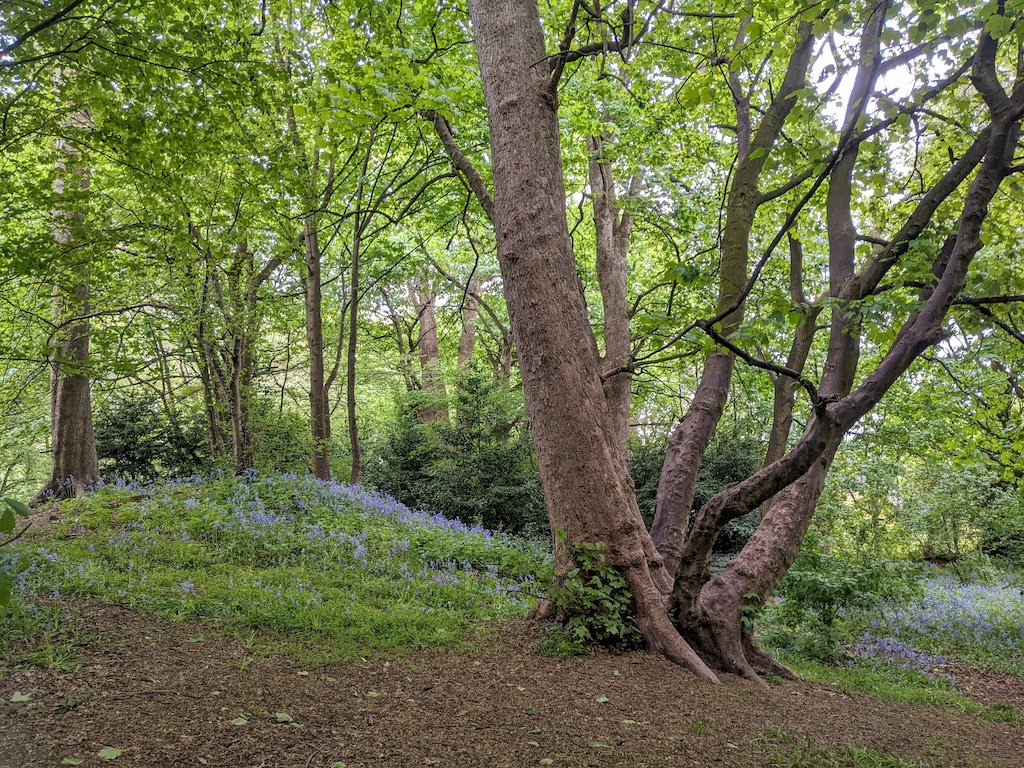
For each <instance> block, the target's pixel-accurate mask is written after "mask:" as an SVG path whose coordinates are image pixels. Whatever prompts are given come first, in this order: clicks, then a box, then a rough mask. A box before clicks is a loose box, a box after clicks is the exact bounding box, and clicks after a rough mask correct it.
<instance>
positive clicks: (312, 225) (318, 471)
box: [302, 215, 331, 480]
mask: <svg viewBox="0 0 1024 768" xmlns="http://www.w3.org/2000/svg"><path fill="white" fill-rule="evenodd" d="M302 235H303V240H304V241H305V247H306V250H305V261H306V273H305V276H304V277H305V280H304V282H305V284H306V293H305V307H306V343H307V345H308V346H309V421H310V426H311V432H312V438H313V476H314V477H316V478H319V479H320V480H330V479H331V464H330V456H329V453H328V440H329V438H330V427H329V421H330V414H329V413H328V409H327V390H326V387H325V385H324V324H323V315H322V309H321V305H322V301H321V296H320V241H319V234H318V232H317V223H316V217H315V216H313V215H309V216H307V217H306V218H305V220H304V222H303V231H302Z"/></svg>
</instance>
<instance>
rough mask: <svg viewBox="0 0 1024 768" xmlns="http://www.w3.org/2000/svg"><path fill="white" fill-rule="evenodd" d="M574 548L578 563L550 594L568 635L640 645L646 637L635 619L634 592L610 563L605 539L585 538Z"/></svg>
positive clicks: (583, 641)
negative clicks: (605, 550) (585, 540)
mask: <svg viewBox="0 0 1024 768" xmlns="http://www.w3.org/2000/svg"><path fill="white" fill-rule="evenodd" d="M572 551H573V557H574V559H575V561H576V567H575V568H572V569H570V570H569V571H568V573H566V574H565V576H564V578H563V579H562V580H561V582H560V583H557V584H555V585H554V586H552V588H551V594H550V596H549V597H550V600H551V602H552V603H553V604H554V606H555V608H556V610H557V612H558V616H559V617H560V619H561V621H562V624H563V626H564V627H565V630H566V632H567V633H568V635H569V636H570V637H571V638H572V640H573V641H574V642H575V643H577V644H578V645H580V646H586V645H589V644H597V645H602V646H605V647H607V648H610V649H612V650H619V651H621V650H626V649H629V648H635V647H637V646H638V645H639V644H640V642H641V641H642V639H643V638H642V636H641V635H640V630H639V629H638V628H637V626H636V623H635V622H634V621H633V596H632V595H631V594H630V591H629V587H628V586H627V584H626V580H625V578H624V577H623V576H622V574H621V573H620V572H619V571H618V570H617V569H616V568H614V567H613V566H612V565H610V564H609V563H608V558H607V555H605V554H604V543H603V542H594V543H591V542H581V543H578V544H576V545H575V546H573V548H572Z"/></svg>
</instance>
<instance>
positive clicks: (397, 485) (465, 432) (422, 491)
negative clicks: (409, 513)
mask: <svg viewBox="0 0 1024 768" xmlns="http://www.w3.org/2000/svg"><path fill="white" fill-rule="evenodd" d="M414 397H415V393H413V395H412V396H410V397H409V398H407V399H405V400H404V401H403V402H402V403H401V404H400V408H399V418H398V421H397V422H396V424H395V425H394V428H393V429H392V430H391V432H390V433H389V434H388V435H387V436H386V437H385V439H384V440H383V441H382V442H381V443H380V444H378V445H377V446H376V447H375V448H374V449H373V450H372V451H371V457H370V460H369V461H368V462H367V465H366V481H367V483H368V484H370V485H373V486H375V487H376V488H379V489H380V490H382V491H384V492H386V493H388V494H390V495H392V496H394V497H395V498H397V499H399V500H400V501H402V502H403V503H405V504H407V505H409V506H411V507H419V508H421V509H429V510H435V511H438V512H443V513H444V514H446V515H449V516H452V517H457V518H458V519H460V520H462V521H463V522H466V523H480V524H482V525H484V526H486V527H488V528H491V529H495V530H504V531H508V532H511V533H525V534H528V535H540V534H542V533H544V532H546V531H547V513H546V511H545V508H544V498H543V495H542V494H541V488H540V478H539V476H538V474H537V467H536V459H535V457H534V453H533V447H532V445H531V442H530V439H529V435H528V433H527V432H526V430H525V427H524V426H523V425H522V422H523V405H522V400H521V398H520V397H519V396H518V395H516V394H515V393H512V392H510V391H509V390H508V389H507V388H505V387H503V386H502V385H500V384H498V383H497V382H495V381H494V380H493V379H490V378H488V377H484V376H481V375H476V374H474V375H470V376H467V377H465V378H464V379H463V380H462V381H460V383H459V386H458V389H457V391H456V407H455V410H454V413H453V414H452V420H451V422H450V423H444V422H432V423H428V424H422V423H420V421H419V420H418V417H417V403H416V401H415V399H414Z"/></svg>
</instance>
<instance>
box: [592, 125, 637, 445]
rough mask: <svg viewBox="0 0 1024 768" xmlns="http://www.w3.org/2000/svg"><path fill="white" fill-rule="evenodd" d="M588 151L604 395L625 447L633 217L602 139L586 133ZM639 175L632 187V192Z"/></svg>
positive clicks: (611, 426) (613, 429)
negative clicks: (620, 196)
mask: <svg viewBox="0 0 1024 768" xmlns="http://www.w3.org/2000/svg"><path fill="white" fill-rule="evenodd" d="M587 151H588V152H589V154H590V194H591V199H592V205H593V211H594V230H595V232H596V254H597V265H596V266H597V281H598V285H599V286H600V289H601V304H602V309H603V319H604V334H603V336H604V357H603V358H602V360H601V370H602V374H603V376H602V378H603V379H604V392H605V398H606V399H607V401H608V417H609V423H608V431H609V433H610V435H611V438H612V440H614V441H616V443H618V444H619V445H620V446H621V447H622V449H623V450H625V448H626V445H627V441H628V439H629V409H630V404H631V402H632V397H633V375H632V373H631V372H630V371H629V368H628V366H629V363H630V362H631V360H632V357H633V354H632V348H631V345H630V335H629V304H628V302H627V301H626V267H627V264H626V256H627V255H628V252H629V237H630V233H631V232H632V229H633V219H632V217H631V216H630V215H629V212H628V211H620V210H619V207H618V205H617V202H616V196H615V181H614V178H613V176H612V166H611V163H610V162H609V160H608V159H607V158H605V157H604V156H603V152H604V140H603V139H602V138H601V137H600V136H591V137H589V138H588V139H587ZM638 184H639V179H634V181H633V182H632V184H631V185H630V186H631V191H632V192H634V193H635V192H636V187H637V186H638Z"/></svg>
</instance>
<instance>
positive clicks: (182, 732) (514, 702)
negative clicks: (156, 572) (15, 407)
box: [0, 599, 1024, 768]
mask: <svg viewBox="0 0 1024 768" xmlns="http://www.w3.org/2000/svg"><path fill="white" fill-rule="evenodd" d="M62 604H63V605H64V606H65V607H67V608H69V609H70V610H72V611H73V612H74V613H75V614H76V615H77V618H76V632H75V635H76V637H77V638H78V639H79V642H80V644H79V645H77V646H76V648H75V649H74V655H75V659H76V660H68V659H64V660H63V661H62V663H60V664H56V665H55V666H53V667H52V668H50V669H45V668H43V667H38V666H35V667H30V668H25V667H21V668H17V669H14V670H13V671H9V672H8V673H6V674H5V675H2V676H0V766H2V768H35V767H36V766H40V767H41V766H61V765H84V766H99V765H110V766H114V767H115V768H128V767H129V766H145V767H147V768H153V767H163V766H168V767H170V766H211V767H212V766H222V767H223V768H245V767H247V766H263V767H266V768H291V767H293V766H294V767H295V768H310V767H312V766H316V767H317V768H332V766H333V767H334V768H340V766H346V768H356V766H360V767H361V766H459V767H464V768H475V767H476V766H487V767H488V768H491V767H497V766H532V765H553V766H572V767H573V768H584V767H587V766H636V767H637V768H640V767H641V766H658V767H659V768H661V767H662V766H730V767H732V768H765V766H789V767H791V768H792V767H794V766H842V767H844V768H845V766H874V767H875V768H900V767H901V766H908V765H927V766H931V767H932V768H938V766H948V767H949V768H954V767H955V768H967V767H975V766H976V767H978V768H981V767H983V766H991V767H993V768H994V767H996V766H999V767H1005V768H1021V766H1024V730H1022V729H1021V728H1020V727H1015V726H1012V725H1009V724H1006V723H1000V722H990V721H987V720H984V719H982V718H981V717H978V716H975V715H969V714H964V713H962V712H959V711H957V710H955V709H953V708H950V707H944V706H938V705H919V704H900V703H895V702H892V701H886V700H882V699H878V698H875V697H872V696H870V695H867V694H862V693H855V694H853V695H852V696H848V695H845V694H843V693H842V692H841V691H840V690H839V689H838V688H834V687H831V686H827V685H811V684H804V683H779V684H776V685H772V686H771V688H770V689H768V690H762V689H759V688H757V687H755V686H753V685H751V684H750V683H747V682H745V681H742V680H739V679H737V678H728V677H727V678H726V679H725V680H724V684H723V685H721V686H719V687H714V686H710V685H708V684H706V683H703V682H701V681H699V680H698V679H697V678H695V677H694V676H693V675H691V674H689V673H688V672H686V671H684V670H682V669H680V668H678V667H676V666H674V665H672V664H670V663H668V662H666V661H664V660H661V659H658V658H655V657H652V656H650V655H647V654H644V653H628V654H623V655H618V656H616V655H610V654H604V653H600V654H597V655H594V656H591V657H587V658H583V659H580V660H562V659H555V658H545V657H542V656H541V655H539V654H538V653H537V646H538V642H539V640H540V639H541V636H542V631H543V630H542V628H540V627H538V626H537V625H536V624H532V623H529V622H526V621H504V622H500V623H498V622H486V623H480V624H477V625H475V629H474V631H473V632H472V633H471V635H470V637H469V639H468V641H467V642H466V643H463V644H460V645H449V646H443V647H439V648H431V649H427V650H421V651H416V652H414V653H411V654H406V655H404V656H400V657H399V656H394V657H391V658H390V659H389V658H388V657H386V656H381V655H376V656H373V657H370V658H366V659H363V660H360V661H356V662H350V663H345V664H341V665H334V666H330V667H320V668H308V669H307V668H304V667H303V665H302V664H301V662H299V661H298V660H297V658H296V657H293V656H284V655H278V656H265V657H261V656H255V655H253V654H251V653H250V652H249V651H247V650H246V643H245V642H243V641H240V640H239V639H238V638H236V637H231V636H229V635H226V634H222V633H219V632H218V631H216V628H215V626H214V625H211V624H209V623H200V622H182V623H170V622H167V621H163V620H160V619H156V618H153V617H151V616H146V615H143V614H141V613H137V612H135V611H132V610H128V609H125V608H121V607H118V606H112V605H108V604H102V603H99V602H93V601H88V600H81V599H78V600H69V601H62ZM953 671H954V673H955V675H956V677H957V680H958V687H959V688H960V689H961V690H963V691H965V692H968V695H972V696H976V697H977V698H978V699H979V700H980V701H982V702H984V703H985V704H989V705H991V704H999V703H1004V702H1005V703H1009V704H1013V705H1015V706H1016V707H1017V708H1018V709H1024V680H1022V679H1020V678H1016V677H1013V676H1009V675H1004V674H1002V673H995V672H985V671H981V670H976V669H973V668H969V667H956V668H954V670H953ZM0 674H2V673H0Z"/></svg>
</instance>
